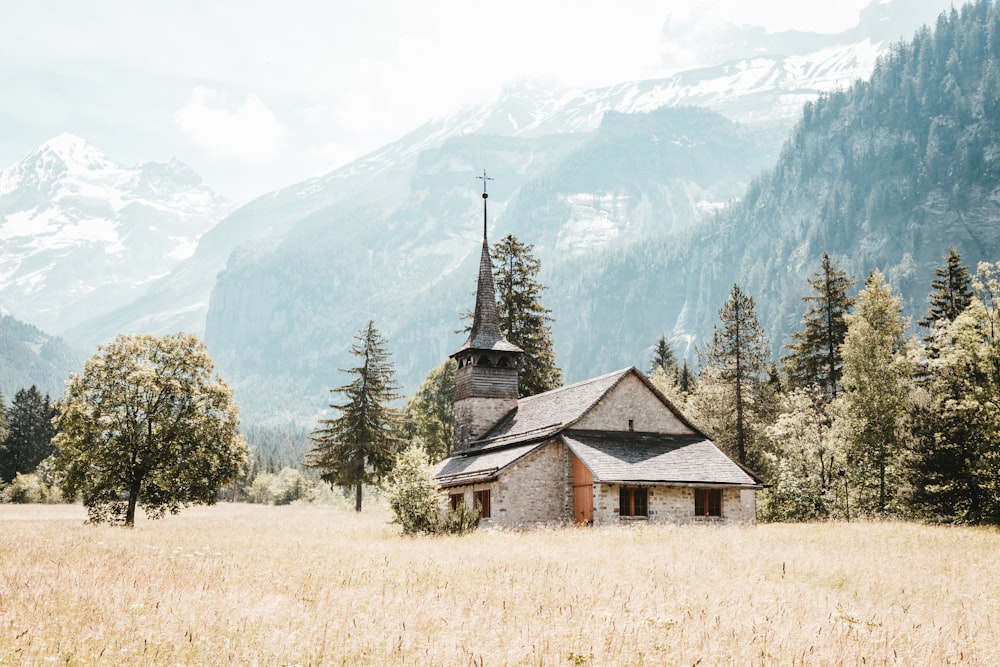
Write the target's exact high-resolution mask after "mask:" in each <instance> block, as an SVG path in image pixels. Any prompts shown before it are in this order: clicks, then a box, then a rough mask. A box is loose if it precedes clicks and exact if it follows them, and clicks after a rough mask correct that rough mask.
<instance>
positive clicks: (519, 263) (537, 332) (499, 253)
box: [492, 234, 562, 397]
mask: <svg viewBox="0 0 1000 667" xmlns="http://www.w3.org/2000/svg"><path fill="white" fill-rule="evenodd" d="M533 248H534V246H532V245H530V244H526V243H521V242H520V241H519V240H518V239H517V237H515V236H514V235H513V234H508V235H507V236H505V237H503V238H502V239H500V240H499V241H497V242H496V243H495V244H494V245H493V252H492V260H493V282H494V284H495V286H496V291H497V316H498V318H499V320H500V330H501V331H503V333H504V335H505V336H506V337H507V340H508V341H510V342H511V343H513V344H514V345H517V346H518V347H519V348H521V349H522V350H524V354H523V355H521V357H520V359H519V361H518V364H519V365H518V392H519V393H520V395H521V397H525V396H533V395H534V394H540V393H542V392H543V391H548V390H550V389H555V388H557V387H559V386H560V385H561V384H562V371H561V370H559V368H558V367H557V366H556V363H555V352H554V351H553V349H552V326H551V323H552V317H551V316H550V315H549V313H550V312H551V311H550V310H549V309H548V308H546V307H545V306H543V305H542V302H541V294H542V290H544V289H545V286H544V285H542V284H541V283H539V282H538V279H537V276H538V272H539V270H540V269H541V265H542V264H541V261H540V260H538V259H536V258H535V257H534V256H533V255H532V254H531V251H532V249H533Z"/></svg>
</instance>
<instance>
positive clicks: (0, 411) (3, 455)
mask: <svg viewBox="0 0 1000 667" xmlns="http://www.w3.org/2000/svg"><path fill="white" fill-rule="evenodd" d="M9 436H10V426H9V424H8V421H7V407H6V406H5V405H4V399H3V392H0V487H2V486H3V484H4V482H11V481H13V479H14V475H12V474H10V469H11V468H13V466H12V465H11V462H12V457H11V455H10V453H9V452H8V450H7V438H8V437H9Z"/></svg>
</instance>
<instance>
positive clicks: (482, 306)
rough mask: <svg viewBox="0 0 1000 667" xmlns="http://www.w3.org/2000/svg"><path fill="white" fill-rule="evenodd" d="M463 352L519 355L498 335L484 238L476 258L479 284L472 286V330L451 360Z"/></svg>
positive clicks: (511, 344)
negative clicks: (490, 351) (473, 296)
mask: <svg viewBox="0 0 1000 667" xmlns="http://www.w3.org/2000/svg"><path fill="white" fill-rule="evenodd" d="M465 350H494V351H500V352H514V353H519V352H523V350H521V348H519V347H518V346H517V345H514V344H513V343H511V342H510V341H508V340H507V339H506V338H505V337H504V335H503V332H502V331H500V318H499V317H498V316H497V302H496V289H495V288H494V286H493V262H492V261H491V260H490V247H489V243H488V242H487V240H486V235H485V234H484V235H483V252H482V255H481V256H480V258H479V281H478V283H477V285H476V311H475V314H474V316H473V319H472V330H471V331H470V332H469V337H468V338H467V339H466V341H465V343H463V344H462V346H461V347H460V348H458V349H457V350H456V351H455V352H453V353H452V355H451V356H455V355H457V354H459V353H461V352H464V351H465Z"/></svg>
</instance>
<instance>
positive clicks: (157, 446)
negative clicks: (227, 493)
mask: <svg viewBox="0 0 1000 667" xmlns="http://www.w3.org/2000/svg"><path fill="white" fill-rule="evenodd" d="M58 407H59V416H58V418H57V420H56V429H57V430H58V435H56V438H55V444H56V448H57V455H56V458H55V464H56V467H57V469H58V471H59V472H60V474H61V475H62V482H61V486H62V489H63V492H64V494H65V496H66V497H67V498H74V497H76V496H77V495H79V496H80V497H82V499H83V504H84V505H85V506H86V507H87V514H88V516H89V518H90V520H91V521H92V522H101V521H107V522H111V523H122V524H124V525H126V526H132V525H134V523H135V509H136V506H137V505H138V506H140V507H142V508H143V509H144V510H145V512H146V514H147V515H148V516H149V517H151V518H160V517H162V516H163V515H164V514H165V513H166V512H170V513H177V512H178V511H179V510H180V508H182V507H184V506H186V505H188V504H192V503H201V504H212V503H214V502H215V500H216V494H217V492H218V490H219V488H220V487H221V486H222V485H223V484H225V483H226V482H228V481H229V480H231V479H233V477H234V476H235V475H236V474H237V472H238V470H239V467H240V465H241V463H242V462H243V461H244V459H245V458H246V456H247V447H246V444H245V443H244V442H243V439H242V438H241V437H240V436H239V433H238V429H239V418H238V416H237V408H236V404H235V403H234V402H233V397H232V392H231V391H230V389H229V387H228V386H227V385H226V383H225V382H224V381H223V380H222V379H221V378H220V377H219V376H218V375H216V374H215V373H214V367H213V364H212V361H211V359H210V358H209V356H208V352H207V351H206V349H205V345H204V343H202V342H201V341H200V340H198V338H197V337H196V336H193V335H187V334H177V335H168V336H162V337H154V336H148V335H135V336H126V335H121V336H118V338H116V339H115V340H114V342H112V343H110V344H108V345H104V346H101V347H100V348H98V354H96V355H95V356H93V357H91V358H90V359H89V360H88V361H87V362H86V363H85V364H84V367H83V371H82V372H81V373H80V374H77V375H73V376H72V377H71V378H70V380H69V382H68V383H67V388H66V393H65V394H64V395H63V397H62V399H61V400H60V402H59V406H58Z"/></svg>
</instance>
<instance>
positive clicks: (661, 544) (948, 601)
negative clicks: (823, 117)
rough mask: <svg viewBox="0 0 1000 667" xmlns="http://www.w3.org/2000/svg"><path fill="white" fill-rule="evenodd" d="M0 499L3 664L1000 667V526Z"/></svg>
mask: <svg viewBox="0 0 1000 667" xmlns="http://www.w3.org/2000/svg"><path fill="white" fill-rule="evenodd" d="M84 517H85V515H84V511H83V510H82V509H81V508H80V507H72V506H71V507H66V506H57V507H52V506H47V507H43V506H34V507H25V506H0V664H3V665H11V664H12V665H18V664H25V665H36V664H69V665H92V664H104V665H118V664H122V665H124V664H129V665H132V664H150V665H159V664H169V665H175V664H185V665H186V664H198V665H214V664H239V665H256V664H259V665H273V664H302V665H308V664H313V665H326V664H333V665H338V664H345V665H383V664H400V665H467V664H475V665H479V664H484V665H503V664H511V665H520V664H525V665H536V664H539V665H572V664H594V665H609V664H627V665H640V664H643V665H663V664H665V665H693V664H697V663H699V661H700V663H701V664H703V665H716V664H737V665H753V664H767V665H772V664H774V665H803V664H804V665H839V664H850V665H854V664H867V665H883V664H893V665H947V664H960V663H961V664H977V665H991V664H1000V577H997V576H996V564H997V555H998V554H1000V533H998V532H997V531H995V530H982V529H967V528H935V527H927V526H918V525H906V524H849V525H848V524H819V525H805V526H797V525H762V526H757V527H755V528H728V527H726V528H723V527H705V526H694V527H650V526H644V527H632V528H627V529H624V530H614V529H558V530H557V529H545V530H537V531H530V532H524V533H503V532H482V533H477V534H475V535H471V536H467V537H462V538H436V539H427V538H424V539H409V538H403V537H401V536H400V535H399V534H398V529H397V528H396V527H395V526H392V525H389V524H388V523H387V519H388V517H387V516H386V515H385V514H380V513H374V514H369V513H365V514H363V515H361V516H355V515H354V513H353V512H347V511H343V510H336V509H325V508H315V507H263V506H247V505H235V506H234V505H220V506H218V507H213V508H196V509H190V510H187V511H185V512H183V513H182V514H181V515H179V516H177V517H168V518H166V519H164V520H163V521H159V522H147V521H139V522H138V525H137V526H136V528H135V529H134V530H132V531H128V530H123V529H119V528H108V527H100V526H85V525H82V521H83V519H84Z"/></svg>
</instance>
